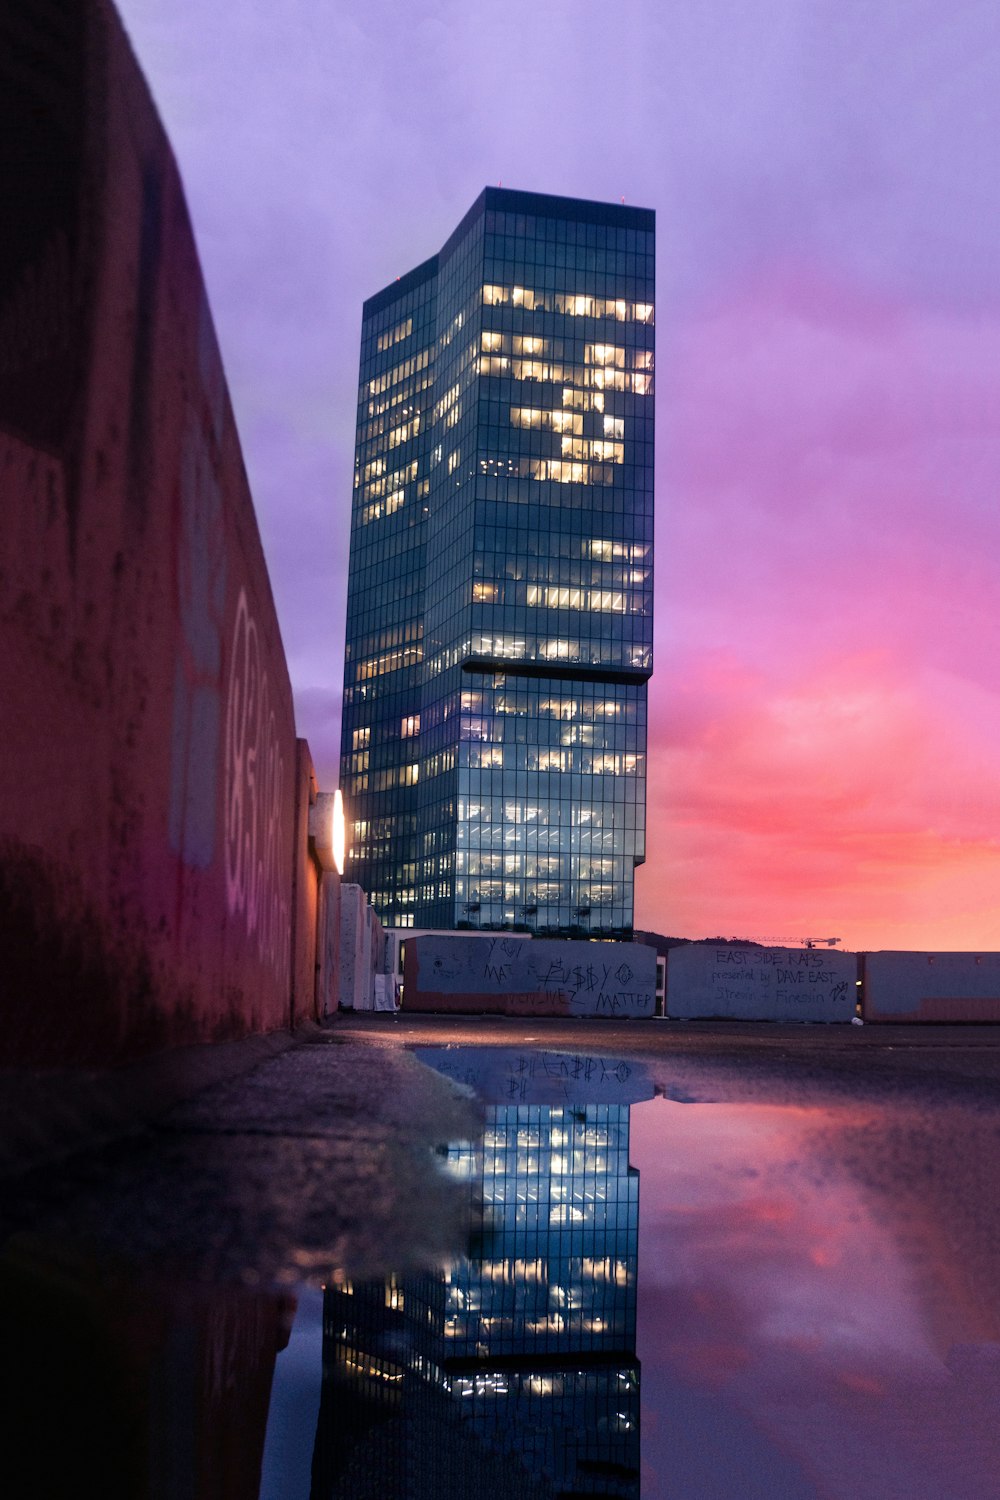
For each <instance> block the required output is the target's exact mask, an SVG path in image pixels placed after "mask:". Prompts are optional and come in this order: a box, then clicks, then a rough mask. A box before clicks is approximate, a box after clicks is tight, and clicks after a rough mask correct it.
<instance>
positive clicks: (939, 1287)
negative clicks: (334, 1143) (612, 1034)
mask: <svg viewBox="0 0 1000 1500" xmlns="http://www.w3.org/2000/svg"><path fill="white" fill-rule="evenodd" d="M316 1050H317V1060H316V1062H315V1066H316V1067H317V1068H322V1067H324V1066H329V1065H331V1064H332V1063H333V1062H334V1058H333V1057H330V1056H328V1055H323V1056H320V1050H319V1049H316ZM415 1056H416V1058H417V1059H419V1064H420V1065H423V1066H425V1067H429V1068H432V1069H434V1070H435V1073H436V1074H438V1075H443V1077H444V1078H446V1079H448V1080H449V1088H450V1089H451V1095H450V1097H451V1099H452V1100H453V1101H454V1103H453V1104H449V1105H448V1106H447V1108H446V1109H444V1110H442V1111H439V1113H438V1119H439V1123H440V1124H441V1125H442V1126H443V1127H444V1128H443V1129H442V1130H441V1131H440V1133H438V1134H435V1132H434V1129H433V1127H429V1126H427V1124H426V1119H425V1118H424V1117H423V1116H421V1120H420V1121H416V1120H414V1122H413V1129H412V1131H411V1138H410V1139H409V1141H408V1146H407V1149H406V1150H403V1149H402V1148H401V1146H400V1140H402V1139H405V1138H406V1135H407V1132H406V1121H405V1119H403V1118H401V1119H400V1121H399V1125H398V1128H397V1133H398V1136H399V1140H397V1139H396V1137H395V1136H394V1135H393V1133H392V1132H389V1133H388V1134H387V1135H386V1136H385V1138H384V1139H383V1140H382V1141H381V1142H380V1143H379V1147H378V1151H377V1152H376V1154H375V1156H373V1157H372V1158H371V1161H370V1162H368V1165H367V1166H366V1168H365V1170H366V1171H367V1172H368V1175H367V1177H363V1179H362V1180H363V1182H366V1183H367V1184H368V1188H367V1191H368V1194H369V1207H370V1212H369V1213H368V1214H367V1216H365V1215H362V1216H363V1217H367V1220H368V1230H369V1234H368V1238H367V1240H366V1239H365V1236H364V1234H363V1233H360V1232H358V1233H357V1234H356V1235H355V1237H354V1238H352V1235H351V1234H350V1233H348V1232H347V1231H346V1230H345V1231H343V1232H341V1233H339V1234H337V1235H336V1236H334V1237H333V1238H332V1239H331V1240H330V1241H329V1247H328V1249H327V1251H325V1252H324V1250H323V1248H322V1247H323V1233H324V1229H325V1230H326V1232H329V1230H330V1225H329V1224H324V1220H323V1219H322V1216H321V1215H320V1217H318V1218H317V1216H316V1215H317V1213H318V1210H317V1209H315V1208H314V1207H313V1206H312V1205H313V1204H314V1202H315V1203H318V1202H320V1201H321V1200H322V1198H323V1195H324V1192H327V1193H328V1194H329V1195H330V1198H331V1201H334V1200H335V1199H336V1198H337V1196H338V1194H340V1193H341V1192H346V1191H347V1185H349V1184H347V1179H348V1172H347V1166H346V1162H347V1157H346V1156H345V1155H344V1149H343V1142H342V1141H340V1143H339V1144H338V1147H337V1150H336V1151H335V1152H334V1153H333V1155H332V1156H331V1155H330V1152H329V1150H328V1149H327V1147H328V1146H329V1142H326V1143H325V1145H324V1150H325V1151H326V1155H325V1156H324V1157H323V1161H324V1163H325V1170H326V1171H327V1172H328V1180H327V1182H326V1183H325V1184H321V1185H320V1189H319V1190H318V1191H317V1188H316V1184H315V1183H313V1185H312V1188H311V1196H310V1198H309V1200H308V1203H307V1209H308V1212H306V1211H305V1210H303V1212H304V1213H305V1218H304V1219H302V1220H301V1222H299V1221H296V1223H295V1224H294V1231H295V1239H294V1243H295V1246H296V1247H297V1248H295V1249H294V1250H293V1251H292V1252H291V1253H290V1254H288V1255H286V1256H285V1263H284V1264H283V1265H282V1267H281V1268H280V1269H279V1270H278V1271H277V1272H275V1270H274V1265H273V1264H272V1262H270V1261H266V1260H264V1259H263V1258H261V1259H259V1260H258V1261H257V1263H256V1264H254V1257H253V1256H252V1254H251V1255H249V1256H248V1255H247V1252H246V1250H245V1249H244V1250H243V1251H242V1252H241V1253H242V1255H243V1256H244V1259H245V1260H246V1264H245V1265H244V1266H243V1270H242V1273H241V1274H240V1275H239V1276H238V1277H237V1278H235V1279H234V1278H233V1277H232V1276H229V1275H223V1274H221V1273H220V1272H219V1265H220V1264H223V1263H224V1262H220V1261H219V1260H218V1256H217V1254H216V1259H214V1260H213V1259H211V1257H210V1258H209V1259H208V1260H206V1259H205V1257H204V1255H202V1257H201V1259H195V1260H190V1259H187V1260H186V1259H185V1257H184V1255H183V1254H182V1253H180V1251H179V1250H178V1249H177V1248H176V1247H175V1244H174V1241H175V1239H178V1238H179V1237H178V1236H176V1235H174V1236H171V1235H167V1236H166V1237H165V1238H166V1241H167V1242H168V1244H169V1247H170V1248H169V1253H165V1252H164V1250H163V1244H162V1242H163V1240H164V1235H163V1234H162V1233H161V1234H160V1236H159V1238H158V1239H155V1248H151V1246H154V1238H152V1237H151V1236H152V1231H151V1230H150V1228H149V1224H148V1223H147V1224H146V1225H145V1226H144V1228H143V1230H142V1232H138V1231H137V1232H136V1234H135V1235H134V1236H132V1237H131V1239H130V1237H129V1236H128V1235H124V1236H123V1235H122V1234H121V1233H120V1232H119V1233H115V1234H112V1235H110V1236H109V1237H108V1238H107V1239H106V1240H105V1241H104V1242H103V1243H100V1242H99V1241H100V1237H99V1236H98V1235H96V1234H95V1231H94V1224H95V1222H96V1221H97V1220H99V1219H100V1218H101V1213H102V1205H103V1212H104V1215H105V1217H106V1218H110V1219H111V1220H112V1221H113V1220H114V1213H113V1212H112V1210H111V1208H110V1206H109V1205H111V1204H112V1203H117V1204H118V1205H121V1204H123V1203H124V1204H127V1205H131V1204H132V1203H133V1201H134V1200H135V1195H136V1194H137V1193H138V1192H139V1188H138V1187H137V1183H142V1182H147V1183H152V1184H153V1187H150V1188H149V1194H150V1196H149V1203H150V1205H153V1204H154V1202H155V1207H156V1213H157V1214H159V1215H160V1216H166V1217H169V1212H168V1210H167V1209H166V1208H165V1206H164V1203H163V1202H162V1189H163V1183H164V1181H169V1180H170V1178H169V1173H168V1172H167V1169H166V1167H165V1166H164V1161H163V1146H162V1143H161V1145H160V1148H159V1151H158V1152H157V1151H154V1152H153V1153H152V1155H151V1156H150V1155H148V1154H147V1155H146V1156H141V1157H136V1156H134V1155H133V1156H128V1155H126V1156H125V1157H124V1158H123V1159H122V1161H121V1162H120V1163H119V1164H118V1166H117V1168H116V1169H115V1170H114V1171H111V1172H110V1174H109V1172H108V1170H107V1169H106V1168H105V1169H102V1171H101V1172H99V1173H95V1174H94V1175H93V1181H92V1182H91V1183H90V1187H89V1189H88V1188H87V1183H86V1181H85V1180H84V1181H83V1182H81V1174H80V1172H79V1171H78V1172H77V1174H76V1179H75V1181H74V1184H73V1188H74V1193H75V1195H76V1196H75V1198H74V1196H73V1194H68V1195H67V1189H66V1184H65V1183H64V1184H62V1185H58V1184H53V1187H52V1191H51V1196H52V1198H53V1204H55V1203H56V1202H58V1205H59V1209H58V1212H57V1211H56V1208H55V1207H53V1206H52V1205H50V1207H49V1209H48V1210H45V1205H44V1204H39V1203H36V1204H35V1214H36V1219H37V1223H36V1224H35V1225H33V1226H30V1227H28V1226H26V1225H25V1224H24V1223H22V1224H20V1225H18V1226H17V1231H16V1232H15V1233H14V1234H12V1235H10V1236H8V1237H7V1238H6V1240H5V1242H4V1249H3V1262H2V1272H3V1275H2V1288H3V1300H4V1312H5V1329H6V1332H7V1339H6V1343H7V1349H8V1360H7V1362H6V1363H7V1381H8V1384H9V1390H8V1392H7V1394H6V1399H5V1408H4V1409H5V1411H6V1412H7V1413H8V1415H9V1419H10V1430H11V1432H12V1434H14V1435H16V1436H18V1437H19V1438H20V1441H21V1443H22V1444H23V1445H24V1446H25V1447H26V1448H28V1449H29V1450H30V1453H31V1455H32V1462H33V1465H34V1468H33V1474H32V1482H31V1487H30V1488H28V1489H26V1490H25V1491H24V1493H25V1494H39V1495H59V1494H62V1493H69V1492H70V1491H69V1488H67V1486H68V1485H69V1484H70V1476H71V1475H72V1476H73V1480H72V1486H71V1487H74V1486H75V1485H76V1484H77V1482H78V1481H79V1480H80V1479H81V1477H86V1476H88V1475H90V1474H93V1473H99V1474H100V1476H101V1481H102V1486H103V1492H104V1494H105V1495H106V1496H116V1495H122V1496H130V1497H141V1496H146V1495H148V1496H150V1497H157V1500H158V1497H161V1496H162V1497H171V1500H172V1497H181V1496H202V1495H204V1496H225V1497H229V1496H233V1497H241V1500H242V1497H246V1500H254V1497H257V1496H260V1497H261V1500H299V1497H301V1500H327V1497H329V1500H335V1497H344V1500H362V1497H368V1496H373V1497H374V1496H399V1497H408V1496H413V1497H423V1496H435V1497H452V1496H454V1497H459V1500H460V1497H465V1496H469V1497H478V1496H486V1495H489V1496H490V1497H491V1500H495V1497H501V1500H502V1497H505V1496H518V1497H520V1496H526V1497H535V1496H538V1497H540V1500H541V1497H560V1500H570V1497H575V1496H583V1495H608V1496H618V1497H622V1500H633V1497H638V1496H640V1494H641V1495H642V1496H643V1497H644V1500H655V1497H659V1496H670V1497H680V1500H687V1497H690V1500H716V1497H718V1500H730V1497H737V1496H738V1497H740V1500H753V1497H756V1496H758V1495H759V1496H761V1497H763V1496H765V1495H766V1496H770V1497H774V1496H779V1497H782V1500H786V1497H787V1500H799V1497H802V1500H807V1497H824V1500H825V1497H835V1500H839V1497H843V1500H892V1497H896V1496H899V1497H900V1500H902V1497H907V1500H924V1497H926V1500H966V1497H968V1500H983V1497H989V1496H991V1495H993V1494H997V1493H1000V1418H998V1413H1000V1327H998V1307H1000V1297H998V1284H1000V1277H998V1275H997V1272H998V1270H1000V1243H998V1237H997V1233H996V1221H997V1215H996V1198H997V1191H996V1186H995V1183H994V1180H993V1177H994V1162H995V1161H996V1159H997V1155H996V1151H997V1146H998V1144H1000V1124H998V1110H997V1104H996V1100H995V1099H992V1098H991V1097H990V1096H989V1094H988V1093H986V1094H984V1093H983V1092H982V1091H980V1092H979V1093H977V1094H975V1095H974V1096H973V1095H970V1097H969V1098H968V1099H964V1100H963V1099H962V1098H961V1097H960V1096H953V1097H950V1098H949V1099H948V1100H944V1101H942V1100H940V1099H939V1100H937V1101H936V1103H935V1106H934V1108H933V1110H931V1111H928V1108H927V1101H926V1100H925V1099H924V1100H919V1099H916V1098H914V1097H910V1096H909V1095H908V1094H907V1093H906V1092H905V1091H902V1092H900V1091H895V1092H889V1093H886V1092H885V1091H881V1092H880V1091H879V1090H877V1089H867V1090H860V1091H857V1092H855V1093H851V1094H849V1093H847V1092H846V1091H845V1090H843V1089H840V1090H838V1089H835V1088H825V1087H820V1086H819V1085H818V1084H813V1085H809V1084H803V1085H796V1086H795V1087H794V1088H793V1087H791V1086H790V1085H788V1086H785V1087H780V1086H778V1085H777V1084H776V1083H775V1081H774V1076H773V1075H772V1076H771V1077H770V1081H767V1080H766V1079H764V1078H762V1077H758V1078H757V1079H756V1080H751V1079H749V1078H748V1077H746V1076H744V1075H742V1074H740V1073H739V1072H738V1071H734V1070H733V1069H732V1068H729V1069H719V1068H713V1067H712V1066H711V1065H710V1064H707V1063H702V1064H698V1065H694V1064H691V1063H687V1064H684V1063H683V1062H676V1063H672V1064H671V1066H670V1067H669V1068H666V1067H665V1066H664V1064H663V1062H662V1060H661V1061H652V1060H650V1061H648V1062H645V1063H644V1062H643V1061H642V1060H641V1059H640V1058H638V1057H635V1056H618V1055H613V1054H597V1053H595V1054H589V1055H580V1054H576V1053H569V1052H563V1053H559V1052H555V1051H548V1052H546V1051H542V1050H536V1049H535V1048H533V1047H532V1046H530V1045H529V1046H525V1047H519V1048H507V1047H491V1048H473V1049H468V1048H457V1047H438V1048H418V1049H416V1052H415ZM312 1065H313V1064H312V1063H310V1066H312ZM407 1067H409V1068H410V1069H411V1070H412V1073H413V1077H414V1078H418V1079H419V1078H421V1077H425V1076H426V1075H423V1074H421V1072H420V1067H419V1066H418V1065H417V1064H416V1063H414V1062H413V1060H412V1058H411V1059H410V1060H409V1062H408V1063H407ZM373 1076H374V1075H373ZM403 1077H404V1074H399V1075H398V1079H397V1081H398V1080H400V1079H402V1078H403ZM278 1082H280V1080H279V1079H278V1075H277V1074H272V1075H271V1076H270V1080H269V1082H266V1083H259V1085H258V1087H259V1088H261V1089H264V1090H265V1092H266V1089H267V1088H271V1089H272V1091H273V1090H274V1089H276V1088H277V1086H278ZM437 1086H438V1087H441V1086H442V1085H437ZM401 1097H402V1092H401ZM241 1107H242V1108H244V1109H245V1105H241ZM401 1113H402V1111H401ZM190 1118H192V1117H189V1123H190ZM241 1118H242V1117H241ZM245 1124H246V1121H245V1120H244V1125H245ZM316 1128H317V1129H319V1127H318V1126H317V1127H316ZM338 1140H339V1138H338ZM286 1144H287V1143H286ZM227 1149H231V1148H227ZM261 1149H262V1150H263V1152H264V1156H263V1159H264V1160H270V1158H269V1157H268V1149H269V1148H268V1147H267V1145H266V1143H265V1144H264V1145H263V1146H262V1148H261ZM363 1150H364V1143H363V1142H362V1141H360V1139H359V1141H358V1142H357V1143H356V1150H355V1165H357V1161H358V1160H360V1159H361V1157H362V1156H363ZM167 1154H168V1156H169V1151H168V1153H167ZM338 1163H339V1165H338ZM369 1168H372V1170H369ZM164 1173H166V1177H165V1176H164ZM83 1177H84V1179H85V1178H86V1173H84V1174H83ZM356 1178H357V1173H356V1174H355V1179H351V1184H353V1187H352V1190H353V1191H355V1192H357V1190H358V1181H357V1180H356ZM226 1180H227V1181H228V1180H229V1179H226ZM237 1180H238V1181H240V1182H243V1181H244V1179H243V1178H242V1177H240V1178H238V1179H237ZM218 1182H219V1183H222V1182H223V1179H222V1178H221V1177H220V1178H218ZM345 1184H347V1185H345ZM244 1190H245V1183H244ZM43 1196H44V1195H43ZM223 1197H224V1195H220V1197H219V1198H218V1199H217V1201H218V1202H222V1199H223ZM238 1197H239V1194H238V1193H237V1192H236V1191H235V1189H234V1188H233V1186H232V1182H231V1181H230V1187H229V1199H227V1200H226V1203H227V1213H231V1212H232V1211H233V1204H235V1203H236V1201H237V1199H238ZM71 1201H72V1202H75V1203H76V1207H75V1208H72V1209H71V1208H69V1207H67V1203H69V1202H71ZM296 1201H297V1202H298V1203H299V1206H300V1209H301V1205H302V1199H301V1195H300V1196H299V1198H297V1199H296ZM415 1205H416V1207H415ZM421 1205H423V1210H424V1216H425V1218H426V1220H427V1222H426V1223H421ZM151 1211H152V1210H151ZM186 1211H187V1210H185V1212H186ZM259 1211H260V1208H259V1204H257V1205H256V1207H255V1212H257V1213H259ZM178 1212H180V1210H178ZM354 1213H355V1218H357V1216H358V1215H357V1207H355V1210H354ZM400 1216H402V1218H400ZM127 1217H128V1215H127V1214H126V1218H127ZM155 1217H156V1216H155V1214H153V1215H152V1218H153V1219H154V1220H155ZM253 1222H256V1220H254V1221H253ZM344 1222H346V1220H345V1221H344ZM463 1224H464V1226H465V1227H464V1228H463V1227H462V1226H463ZM74 1225H76V1227H77V1230H78V1231H79V1232H78V1233H76V1234H75V1235H74V1233H73V1230H74ZM372 1225H374V1226H375V1227H376V1229H377V1230H378V1231H379V1233H380V1234H381V1236H382V1239H383V1241H384V1249H385V1254H384V1255H381V1256H380V1254H379V1253H378V1246H377V1245H374V1246H373V1244H372V1235H371V1233H370V1231H371V1228H372ZM452 1225H453V1226H454V1227H452ZM80 1226H85V1228H86V1233H84V1232H83V1230H82V1229H81V1227H80ZM201 1232H202V1235H203V1237H206V1239H207V1242H208V1243H209V1244H210V1245H211V1246H214V1251H213V1253H216V1252H218V1248H219V1242H221V1241H223V1240H225V1239H226V1236H227V1234H228V1235H229V1236H230V1237H232V1236H233V1235H234V1234H235V1233H236V1231H235V1230H234V1229H233V1228H232V1227H227V1221H226V1215H225V1214H222V1215H220V1217H219V1218H218V1220H217V1221H216V1220H215V1219H213V1216H212V1212H211V1209H210V1208H209V1209H208V1211H207V1217H206V1222H205V1224H204V1225H203V1226H202V1231H201ZM442 1236H443V1239H442ZM278 1238H280V1237H275V1242H276V1241H277V1239H278ZM376 1238H377V1236H376ZM449 1238H450V1241H451V1243H452V1246H453V1248H452V1250H451V1251H448V1252H446V1253H444V1254H442V1253H440V1252H438V1251H435V1250H434V1249H432V1248H431V1247H432V1246H434V1245H435V1244H442V1243H444V1241H446V1240H448V1239H449ZM306 1243H308V1249H304V1248H302V1247H303V1245H304V1244H306ZM407 1245H412V1246H415V1247H417V1249H416V1253H415V1254H408V1253H407V1252H406V1246H407ZM419 1247H423V1248H419ZM272 1249H273V1244H272ZM296 1266H298V1267H299V1268H300V1269H299V1271H298V1273H297V1279H298V1282H299V1284H298V1285H295V1284H294V1283H295V1281H296V1272H295V1267H296ZM315 1267H321V1268H322V1270H321V1273H320V1274H317V1275H316V1276H315V1279H313V1280H312V1284H311V1285H310V1284H304V1282H303V1277H304V1276H305V1275H306V1274H308V1275H309V1276H310V1278H312V1275H313V1268H315ZM12 1377H13V1378H12ZM53 1413H58V1414H59V1415H58V1422H57V1426H58V1430H59V1433H60V1438H61V1441H60V1443H58V1444H56V1443H52V1442H50V1441H46V1437H45V1434H46V1433H47V1432H48V1431H49V1429H50V1426H51V1423H52V1421H53V1415H52V1414H53Z"/></svg>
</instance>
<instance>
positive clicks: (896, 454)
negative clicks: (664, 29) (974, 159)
mask: <svg viewBox="0 0 1000 1500" xmlns="http://www.w3.org/2000/svg"><path fill="white" fill-rule="evenodd" d="M998 334H1000V326H998V325H997V323H996V322H990V321H989V320H987V319H982V318H980V319H972V318H967V317H962V316H960V315H958V314H953V315H952V314H945V313H943V312H941V311H933V312H930V311H927V310H926V309H915V308H914V309H910V308H907V307H905V306H902V305H900V304H898V303H893V302H891V301H890V300H889V299H888V298H887V297H885V298H882V299H881V300H879V298H878V297H877V296H876V295H874V294H873V293H872V292H871V290H870V289H869V290H865V291H861V290H858V289H857V288H854V287H852V286H850V285H846V284H844V283H843V282H842V281H840V282H838V281H835V280H834V279H833V278H829V277H828V278H824V276H823V274H822V273H821V271H820V270H818V269H817V268H816V267H794V266H789V265H787V264H783V265H781V266H780V267H775V268H774V269H773V271H772V273H771V274H769V275H767V274H758V275H757V276H756V277H755V278H754V279H753V280H752V281H750V282H747V283H745V284H742V285H740V286H734V287H733V288H732V289H731V291H730V295H729V297H728V299H727V300H725V301H724V302H723V303H721V304H720V305H719V306H717V307H715V308H713V309H711V310H709V311H706V312H705V313H703V314H702V315H701V317H700V318H699V319H697V320H693V321H692V322H691V323H690V324H689V325H688V326H687V327H685V328H684V329H681V330H679V331H678V333H677V335H676V337H675V340H674V344H673V347H672V350H671V364H670V374H669V377H668V379H669V387H668V389H667V390H666V405H667V410H668V411H669V412H670V413H671V416H670V421H669V424H668V436H667V442H666V443H665V445H664V447H665V453H664V463H663V471H664V485H665V495H664V497H663V503H662V506H661V520H660V522H659V524H658V534H657V559H658V579H657V589H658V604H657V608H658V622H657V623H658V632H659V639H658V645H657V671H656V674H655V675H654V678H653V681H652V684H651V690H650V737H649V739H650V743H649V787H648V795H649V800H648V837H647V846H648V849H649V862H648V864H647V866H646V867H645V868H644V869H642V870H640V871H639V872H638V878H637V883H636V897H637V910H636V923H637V925H638V926H640V927H649V928H652V929H654V930H658V931H661V932H666V933H669V934H672V935H676V936H684V937H705V936H716V935H724V936H735V935H739V936H749V937H755V936H756V937H772V938H778V939H785V940H795V939H801V938H803V937H828V936H837V937H839V938H841V939H842V942H843V945H844V946H845V947H847V948H858V949H875V948H896V947H900V948H917V949H938V950H943V949H949V948H954V949H973V950H975V949H981V948H982V949H996V948H1000V901H998V894H1000V623H998V612H997V609H996V564H997V559H998V558H1000V518H998V515H997V508H996V504H995V493H994V485H993V478H994V476H995V474H996V472H997V462H998V458H1000V440H998V436H997V433H996V430H995V429H996V420H995V415H994V413H995V411H996V410H997V398H998V396H1000V355H998V350H1000V339H998Z"/></svg>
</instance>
